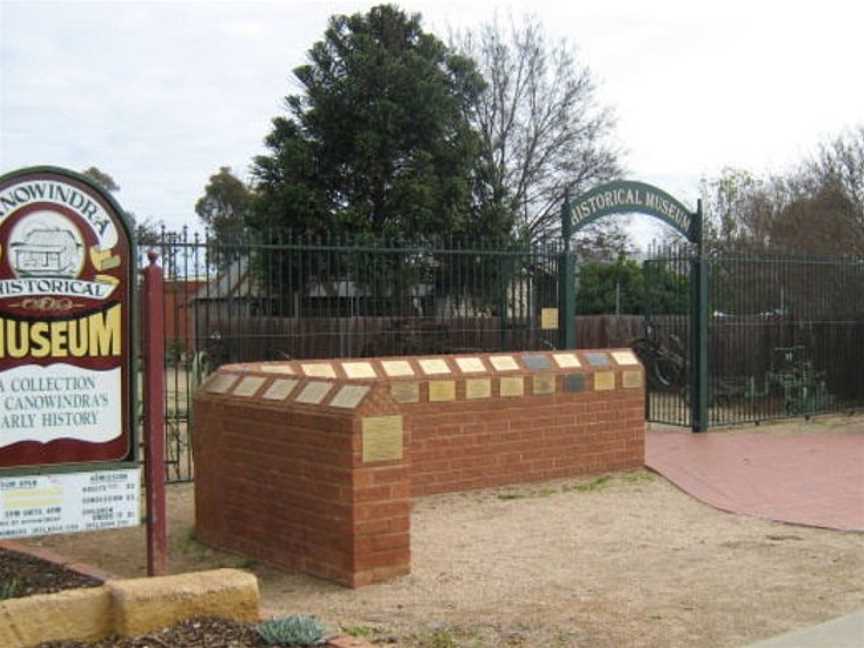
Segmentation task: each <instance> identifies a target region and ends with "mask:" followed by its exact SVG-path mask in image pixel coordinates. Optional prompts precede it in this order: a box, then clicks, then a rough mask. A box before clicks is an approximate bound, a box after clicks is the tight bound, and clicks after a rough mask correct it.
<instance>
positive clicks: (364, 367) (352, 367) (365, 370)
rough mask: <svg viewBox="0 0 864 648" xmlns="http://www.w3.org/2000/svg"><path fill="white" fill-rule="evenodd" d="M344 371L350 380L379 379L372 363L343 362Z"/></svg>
mask: <svg viewBox="0 0 864 648" xmlns="http://www.w3.org/2000/svg"><path fill="white" fill-rule="evenodd" d="M342 369H343V371H345V375H346V376H348V377H349V378H377V376H376V375H375V369H373V368H372V363H371V362H343V363H342Z"/></svg>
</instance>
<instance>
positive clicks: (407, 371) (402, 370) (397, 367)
mask: <svg viewBox="0 0 864 648" xmlns="http://www.w3.org/2000/svg"><path fill="white" fill-rule="evenodd" d="M381 367H382V368H383V369H384V373H386V374H387V375H388V376H390V377H392V378H398V377H399V376H413V375H414V370H413V369H412V368H411V365H410V364H409V363H408V361H407V360H382V361H381Z"/></svg>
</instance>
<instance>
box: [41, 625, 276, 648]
mask: <svg viewBox="0 0 864 648" xmlns="http://www.w3.org/2000/svg"><path fill="white" fill-rule="evenodd" d="M264 646H268V644H267V643H266V642H265V641H264V640H263V639H261V637H259V636H258V633H257V632H256V631H255V628H254V627H253V626H252V625H250V624H248V623H238V622H236V621H228V620H226V619H217V618H212V617H202V618H197V619H189V620H188V621H183V622H181V623H178V624H176V625H173V626H171V627H170V628H165V629H163V630H159V631H158V632H153V633H150V634H147V635H143V636H140V637H131V638H128V639H127V638H120V637H109V638H107V639H103V640H102V641H97V642H95V643H82V642H80V641H49V642H46V643H42V644H39V645H38V646H37V647H36V648H261V647H264Z"/></svg>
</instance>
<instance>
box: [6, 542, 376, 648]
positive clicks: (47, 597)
mask: <svg viewBox="0 0 864 648" xmlns="http://www.w3.org/2000/svg"><path fill="white" fill-rule="evenodd" d="M0 549H5V550H8V551H16V552H18V553H22V554H27V555H31V556H34V557H36V558H41V559H42V560H46V561H49V562H53V563H56V564H59V565H62V566H63V567H64V568H65V569H68V570H70V571H75V572H77V573H79V574H83V575H86V576H90V577H92V578H96V579H97V580H102V581H103V582H104V585H102V586H99V587H87V588H79V589H73V590H65V591H63V592H58V593H56V594H39V595H34V596H27V597H23V598H15V599H8V600H5V601H0V646H3V648H29V647H30V646H34V645H37V644H40V643H42V642H45V641H64V640H75V641H99V640H101V639H104V638H106V637H108V636H110V635H115V634H116V635H120V636H125V637H128V636H134V635H140V634H146V633H148V632H153V631H154V630H159V629H161V628H164V627H167V626H170V625H173V624H174V623H177V622H179V621H182V620H185V619H188V618H191V617H195V616H218V617H222V618H225V619H231V620H235V621H240V622H246V623H255V622H258V621H259V620H261V618H262V616H261V612H260V607H259V604H260V595H259V592H258V580H257V578H256V577H255V576H254V575H253V574H250V573H248V572H244V571H241V570H237V569H216V570H211V571H205V572H196V573H189V574H179V575H174V576H162V577H159V578H132V579H117V578H115V577H114V576H113V575H111V574H109V573H108V572H105V571H103V570H100V569H98V568H95V567H92V566H90V565H86V564H84V563H78V562H71V561H68V560H66V559H65V558H64V557H63V556H61V555H59V554H57V553H55V552H53V551H51V550H48V549H42V548H37V547H28V546H24V545H21V544H19V543H17V542H11V541H6V542H0ZM325 645H326V646H329V647H330V648H371V646H372V644H370V643H369V642H367V641H366V640H364V639H357V638H354V637H348V636H336V637H332V638H331V639H330V640H329V641H328V643H327V644H325Z"/></svg>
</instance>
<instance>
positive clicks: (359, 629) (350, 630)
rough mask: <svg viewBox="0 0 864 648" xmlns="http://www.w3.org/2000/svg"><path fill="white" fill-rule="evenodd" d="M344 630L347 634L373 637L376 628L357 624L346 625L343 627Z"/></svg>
mask: <svg viewBox="0 0 864 648" xmlns="http://www.w3.org/2000/svg"><path fill="white" fill-rule="evenodd" d="M342 632H344V633H345V634H347V635H351V636H352V637H361V638H365V637H371V636H372V635H373V634H375V628H370V627H369V626H364V625H356V626H344V627H343V628H342Z"/></svg>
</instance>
